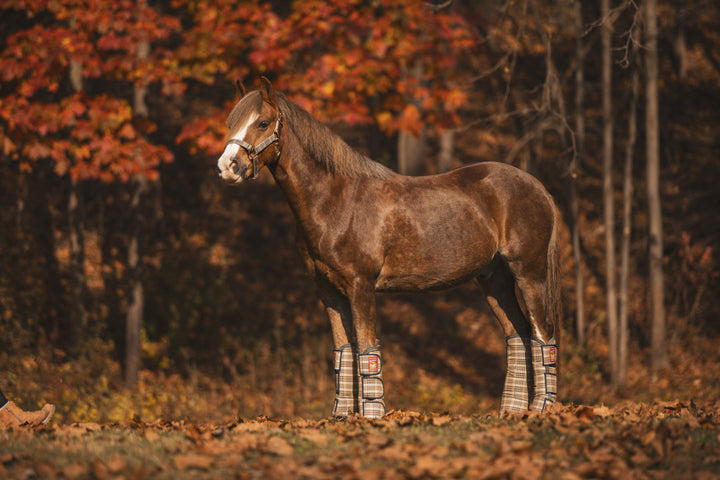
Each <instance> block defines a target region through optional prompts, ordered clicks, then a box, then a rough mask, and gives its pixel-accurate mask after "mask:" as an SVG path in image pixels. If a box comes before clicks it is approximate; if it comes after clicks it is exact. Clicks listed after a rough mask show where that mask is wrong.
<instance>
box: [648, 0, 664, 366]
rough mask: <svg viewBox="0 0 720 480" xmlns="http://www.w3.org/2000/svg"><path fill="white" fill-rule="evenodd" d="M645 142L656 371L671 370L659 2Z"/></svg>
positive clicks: (653, 2)
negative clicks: (665, 285) (665, 268)
mask: <svg viewBox="0 0 720 480" xmlns="http://www.w3.org/2000/svg"><path fill="white" fill-rule="evenodd" d="M644 5H645V28H646V30H645V35H646V38H645V69H646V79H645V139H646V142H647V145H646V155H647V196H648V213H649V215H648V216H649V237H650V238H649V245H650V248H649V272H648V273H649V278H650V312H651V318H652V368H653V369H654V370H656V371H657V370H659V369H661V368H665V367H667V366H668V358H667V351H666V345H665V305H664V301H665V300H664V292H663V265H662V262H663V236H662V233H663V232H662V209H661V204H660V129H659V123H660V122H659V105H658V103H659V99H658V50H657V0H647V1H646V2H645V3H644Z"/></svg>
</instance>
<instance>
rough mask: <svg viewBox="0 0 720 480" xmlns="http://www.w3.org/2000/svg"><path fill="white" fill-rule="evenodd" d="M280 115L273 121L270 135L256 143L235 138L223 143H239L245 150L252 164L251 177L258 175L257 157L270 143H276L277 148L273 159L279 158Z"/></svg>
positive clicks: (254, 177) (281, 123)
mask: <svg viewBox="0 0 720 480" xmlns="http://www.w3.org/2000/svg"><path fill="white" fill-rule="evenodd" d="M282 125H283V122H282V115H278V118H277V121H276V122H275V129H274V130H273V133H272V135H270V136H269V137H268V138H266V139H265V140H263V141H262V142H260V143H259V144H258V145H254V146H253V145H250V144H249V143H247V142H246V141H245V140H238V139H236V138H233V139H230V140H228V142H227V143H226V144H225V146H226V147H227V146H228V145H230V144H231V143H234V144H235V145H240V146H241V147H242V148H243V150H245V152H247V154H248V157H250V160H251V161H252V164H253V176H252V179H253V180H255V179H256V178H257V176H258V171H259V168H258V157H259V156H260V154H261V153H262V152H263V151H264V150H265V149H266V148H268V147H269V146H270V145H272V144H276V145H275V146H276V148H277V154H276V155H275V160H273V161H277V159H278V158H280V133H281V132H282Z"/></svg>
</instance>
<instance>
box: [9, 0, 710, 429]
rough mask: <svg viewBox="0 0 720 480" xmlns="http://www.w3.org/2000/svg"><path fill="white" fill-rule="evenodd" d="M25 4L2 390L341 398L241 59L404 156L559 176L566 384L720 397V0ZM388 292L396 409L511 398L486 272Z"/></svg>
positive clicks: (131, 408)
mask: <svg viewBox="0 0 720 480" xmlns="http://www.w3.org/2000/svg"><path fill="white" fill-rule="evenodd" d="M0 10H1V12H0V18H1V20H0V28H2V35H1V38H0V42H1V43H0V75H2V85H1V86H0V202H1V208H0V221H1V222H2V224H1V225H2V226H1V228H0V251H1V252H2V256H1V257H0V272H1V273H0V388H2V389H3V391H5V392H6V393H7V394H8V395H9V396H11V397H12V398H13V399H14V400H16V401H18V403H21V404H22V405H24V406H26V407H33V406H34V405H41V403H42V402H44V401H49V402H52V403H55V404H56V405H57V407H58V411H57V414H56V421H57V422H59V423H63V422H72V421H93V422H113V421H118V422H122V421H127V419H128V418H133V417H135V418H137V417H138V416H139V417H141V418H146V419H153V418H158V417H161V418H165V419H189V420H192V421H198V422H201V421H220V420H221V419H228V418H235V417H237V416H242V417H255V416H257V415H268V416H281V417H291V416H306V417H314V418H322V417H324V416H327V415H328V414H329V411H330V406H331V399H332V389H333V379H332V376H331V374H332V372H331V364H330V361H331V350H332V341H331V336H330V331H329V325H328V322H327V319H326V318H325V316H324V313H323V311H322V308H321V305H320V303H319V300H318V297H317V295H316V292H315V288H314V286H313V284H312V281H311V279H310V278H308V276H307V275H306V274H305V272H304V271H303V269H302V265H301V264H300V261H299V258H298V256H297V254H296V253H295V249H294V242H293V239H294V221H293V219H292V215H291V212H290V210H289V209H288V207H287V205H286V204H285V202H284V199H283V197H282V195H281V193H280V192H279V190H278V189H276V188H275V186H274V185H273V181H272V178H271V177H270V175H269V174H268V173H267V172H263V173H262V174H261V175H260V177H259V178H258V180H257V181H255V182H252V183H249V184H246V185H243V186H242V188H235V189H233V188H229V187H227V186H225V185H223V184H221V182H220V181H219V180H218V179H217V177H216V174H215V163H216V158H217V155H218V154H219V152H220V151H221V149H222V146H223V138H224V134H225V132H224V121H225V118H226V116H227V114H228V112H229V110H230V108H231V106H232V104H233V101H234V96H235V86H234V82H235V80H237V79H239V80H241V81H242V82H244V83H245V85H246V86H247V87H248V88H252V87H254V86H256V85H257V84H258V78H259V76H260V75H266V76H268V77H269V78H270V79H271V80H272V81H273V83H274V85H275V87H276V88H277V89H279V90H281V91H284V92H285V93H286V94H287V95H288V96H289V97H290V98H291V99H292V100H294V101H295V102H297V103H299V104H300V105H301V106H303V107H304V108H306V109H308V110H309V111H311V112H312V114H313V115H314V116H316V117H317V118H318V119H320V120H322V121H324V122H328V123H329V124H330V125H331V126H332V127H333V128H334V129H335V130H336V131H337V132H338V134H340V135H341V136H342V137H343V138H344V139H346V141H348V142H349V143H350V144H351V145H352V146H354V147H355V148H357V149H359V150H360V151H362V152H364V153H366V154H368V155H369V156H370V157H371V158H374V159H375V160H377V161H380V162H382V163H384V164H387V165H389V166H390V167H392V168H394V169H397V170H399V171H401V172H404V173H408V174H431V173H436V172H440V171H445V170H447V169H450V168H454V167H457V166H460V165H463V164H467V163H473V162H478V161H486V160H497V161H504V162H508V163H512V164H514V165H517V166H519V167H521V168H523V169H526V170H528V171H530V172H531V173H533V174H534V175H536V176H537V177H538V178H539V179H540V180H541V181H542V182H543V183H544V184H545V185H546V186H547V188H548V189H549V190H550V192H551V193H552V194H553V196H554V197H555V199H556V201H557V203H558V206H559V209H560V212H561V214H562V217H563V220H564V221H563V229H562V231H563V235H562V242H563V255H562V262H563V272H564V275H563V300H564V308H565V318H564V331H565V332H564V335H563V342H562V348H561V355H562V356H561V361H562V373H561V380H560V388H561V390H560V398H561V400H562V401H563V402H572V403H576V404H577V403H591V404H598V403H601V402H604V403H607V404H612V403H614V402H617V401H619V400H621V399H624V398H630V399H634V400H639V401H647V400H652V399H662V400H672V399H675V398H680V399H712V398H718V394H719V393H720V388H719V387H718V385H717V382H716V372H717V371H718V366H719V365H720V352H718V349H717V347H716V345H717V342H718V340H719V338H718V336H719V335H720V329H719V328H718V322H717V320H716V318H717V316H718V314H720V308H719V307H718V302H717V301H716V300H715V299H716V298H717V297H718V294H720V284H719V283H718V276H719V273H720V270H719V267H718V264H717V251H716V248H717V247H716V246H717V245H718V240H720V213H718V208H717V206H718V205H720V198H719V197H720V189H718V186H717V182H718V180H719V179H720V175H719V173H720V162H718V154H719V153H720V145H718V141H717V138H718V133H720V132H719V131H720V118H719V114H718V108H717V106H718V105H720V81H719V78H720V76H719V75H718V73H719V70H720V57H719V56H718V54H717V51H718V48H717V46H718V45H720V38H719V34H718V31H720V28H718V27H720V8H718V5H717V2H715V1H710V0H682V1H663V0H659V1H657V5H655V2H654V1H653V0H647V1H642V2H638V1H613V2H610V1H608V0H603V1H602V2H584V3H582V2H572V1H570V0H567V1H552V2H551V1H545V0H523V1H504V0H484V1H471V0H465V1H461V0H455V1H448V2H440V1H424V2H422V1H411V2H393V1H387V0H372V1H361V0H340V1H334V2H327V1H319V0H318V1H316V0H306V1H297V2H288V1H272V2H257V1H246V2H238V3H231V2H221V1H216V0H202V1H196V2H181V1H177V0H166V1H161V2H145V1H129V0H127V1H89V2H74V1H67V0H58V1H51V2H47V1H45V0H42V1H39V0H27V1H23V2H18V1H17V0H16V1H2V2H0ZM648 13H649V14H650V15H648ZM653 14H656V15H657V17H656V22H657V24H656V26H657V30H656V31H655V30H654V29H653V28H652V25H653V24H654V21H653V20H651V19H650V20H649V18H650V17H651V16H653ZM654 32H656V34H655V33H654ZM654 42H656V43H654ZM655 45H656V46H655ZM655 54H656V55H655ZM653 58H655V60H656V62H657V63H656V64H653V62H654V61H655V60H653ZM653 65H656V67H657V69H653ZM653 85H654V86H655V87H656V88H657V95H656V96H655V97H654V96H653V92H655V90H654V88H655V87H653ZM653 98H656V99H657V105H658V106H659V109H658V110H657V111H658V112H659V113H658V114H657V115H655V114H654V113H653V112H654V111H655V110H653V109H652V108H653V107H652V104H653V103H652V102H653ZM653 116H654V117H655V118H654V121H655V123H653V119H652V117H653ZM653 125H655V127H653ZM648 132H656V133H658V134H659V137H654V136H653V135H650V134H648ZM653 138H659V140H657V142H656V143H655V145H656V146H659V149H657V148H656V149H655V153H654V154H653V153H652V152H653V148H652V145H653ZM648 145H650V146H651V147H650V148H648ZM613 160H614V162H613ZM654 166H657V167H658V170H656V171H653V167H654ZM628 167H631V168H628ZM653 172H654V173H653ZM653 175H657V178H658V179H659V183H658V184H657V189H656V190H653V182H652V179H653ZM658 192H659V194H660V197H659V198H660V199H661V207H662V208H661V210H660V211H661V213H662V217H661V220H662V222H661V227H662V229H661V233H662V237H661V239H658V237H657V233H658V231H657V230H652V223H653V221H652V217H653V213H652V212H653V207H652V204H653V202H652V197H653V193H658ZM655 212H658V210H655ZM657 247H659V248H660V249H661V250H660V255H659V256H658V257H657V258H660V259H661V262H659V265H660V267H661V269H662V272H661V273H660V275H661V276H660V277H658V269H657V266H658V265H654V266H653V263H656V264H658V262H653V261H651V258H652V255H651V253H652V250H653V248H657ZM651 271H653V272H654V273H652V274H651V273H650V272H651ZM652 278H654V279H656V280H657V279H658V278H660V279H661V280H662V281H661V283H660V286H661V290H660V291H661V292H662V293H663V295H662V296H660V297H659V298H658V294H657V292H658V290H657V289H655V290H652V291H653V292H654V293H653V294H651V293H650V292H651V287H652V285H655V287H653V288H656V286H657V282H651V279H652ZM658 305H659V308H658ZM378 313H379V317H380V318H379V332H380V333H379V334H380V339H381V341H382V343H383V346H384V347H383V348H384V350H383V353H384V356H385V362H386V365H387V369H386V370H385V382H386V385H387V392H388V393H387V399H386V400H387V404H388V405H389V407H390V408H396V409H409V410H424V411H435V412H439V411H446V412H450V413H453V414H472V413H490V412H494V411H495V410H496V409H497V407H498V402H499V396H500V393H501V390H502V380H503V376H504V366H505V361H504V339H503V338H502V334H501V331H500V329H499V328H498V327H497V325H496V323H495V320H494V319H493V318H492V316H491V313H490V312H489V310H488V308H487V307H486V306H485V304H484V300H483V299H482V297H481V295H480V292H479V290H478V289H477V288H476V286H474V285H468V286H465V287H461V288H458V289H456V290H453V291H451V292H446V293H442V294H433V295H428V296H419V297H414V296H404V295H403V296H388V297H379V299H378ZM623 319H625V320H623ZM658 331H660V335H659V336H658V335H657V332H658ZM622 345H627V346H628V348H626V349H625V350H624V351H625V352H626V354H625V360H624V361H623V360H622V358H623V354H622V353H621V352H622V350H623V349H622V348H621V346H622ZM623 365H624V367H623Z"/></svg>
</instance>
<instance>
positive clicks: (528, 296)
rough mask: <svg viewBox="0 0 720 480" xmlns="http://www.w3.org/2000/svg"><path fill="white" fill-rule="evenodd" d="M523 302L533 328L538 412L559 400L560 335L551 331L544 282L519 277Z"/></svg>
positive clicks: (534, 378)
mask: <svg viewBox="0 0 720 480" xmlns="http://www.w3.org/2000/svg"><path fill="white" fill-rule="evenodd" d="M517 285H518V290H519V292H520V297H519V299H520V302H521V305H522V306H523V307H524V310H525V312H527V313H526V316H527V318H528V319H529V320H530V324H531V327H532V338H531V341H530V349H531V351H532V369H533V380H534V381H533V400H532V409H533V410H536V411H538V412H542V411H543V410H545V407H546V406H547V405H549V404H551V403H553V402H555V399H556V398H557V342H556V336H555V335H556V332H554V331H552V330H550V331H548V330H549V329H548V326H547V322H546V315H547V314H548V308H547V305H546V302H547V301H550V300H549V299H546V298H545V297H544V295H543V293H542V292H543V290H542V283H541V282H539V281H532V280H528V279H526V278H525V277H522V276H518V277H517Z"/></svg>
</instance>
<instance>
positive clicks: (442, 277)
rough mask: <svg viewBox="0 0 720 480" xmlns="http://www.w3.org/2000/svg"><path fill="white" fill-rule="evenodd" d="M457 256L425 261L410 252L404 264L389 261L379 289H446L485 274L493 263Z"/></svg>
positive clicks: (382, 290) (383, 291)
mask: <svg viewBox="0 0 720 480" xmlns="http://www.w3.org/2000/svg"><path fill="white" fill-rule="evenodd" d="M453 260H454V261H453ZM453 260H449V261H447V262H442V261H441V262H428V261H425V262H423V261H422V260H420V259H413V258H412V257H411V256H410V257H409V258H405V259H403V261H402V262H401V263H400V264H398V263H393V262H390V263H386V264H385V265H383V268H382V270H381V272H380V275H379V276H378V279H377V281H376V282H375V290H376V291H377V292H381V293H415V292H423V291H433V290H445V289H448V288H452V287H456V286H458V285H460V284H462V283H465V282H467V281H468V280H472V279H473V278H476V277H478V276H482V275H483V274H484V271H485V270H486V269H487V268H488V265H489V264H490V258H487V259H485V258H482V259H479V258H475V259H465V261H462V260H460V259H453ZM428 267H429V268H428Z"/></svg>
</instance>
